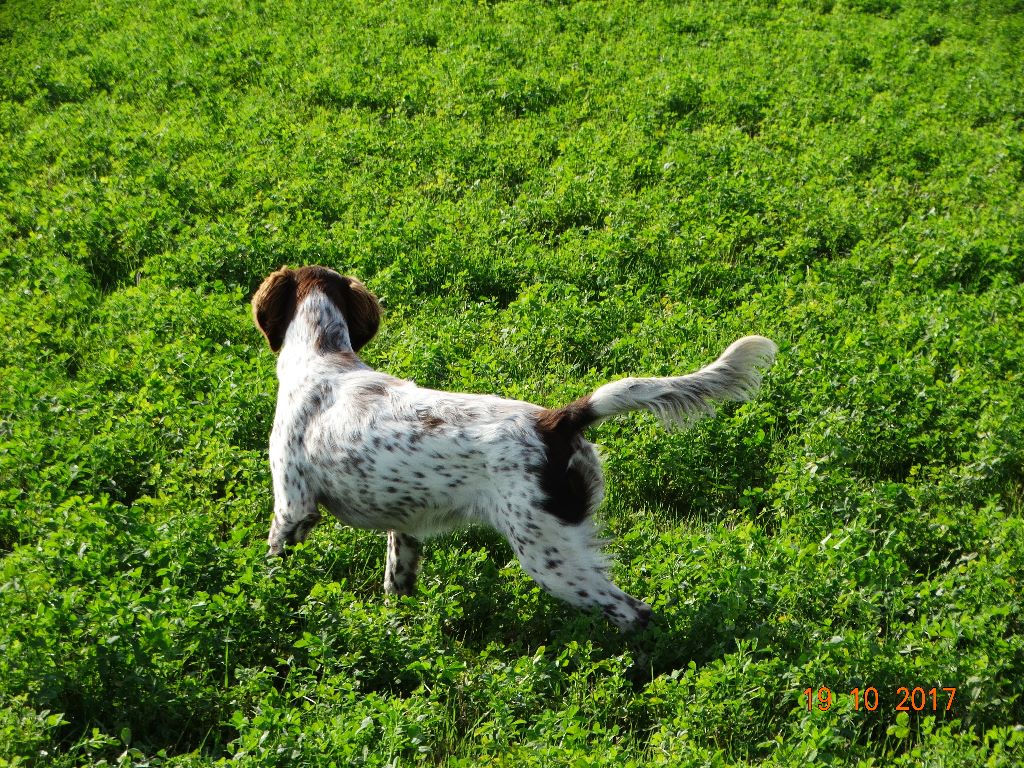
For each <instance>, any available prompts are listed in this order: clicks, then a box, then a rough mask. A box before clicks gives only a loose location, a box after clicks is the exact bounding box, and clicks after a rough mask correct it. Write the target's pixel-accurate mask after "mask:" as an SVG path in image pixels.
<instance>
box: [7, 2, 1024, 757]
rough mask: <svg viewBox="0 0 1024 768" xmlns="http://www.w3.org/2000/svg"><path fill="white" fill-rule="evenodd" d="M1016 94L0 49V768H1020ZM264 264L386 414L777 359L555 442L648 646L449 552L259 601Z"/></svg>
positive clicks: (475, 536) (576, 58) (797, 47)
mask: <svg viewBox="0 0 1024 768" xmlns="http://www.w3.org/2000/svg"><path fill="white" fill-rule="evenodd" d="M1022 62H1024V4H1022V2H1021V0H988V1H987V2H985V1H983V0H978V1H971V0H962V1H960V0H721V1H718V0H715V1H714V2H713V1H712V0H705V1H704V2H696V1H695V0H681V1H676V0H650V1H649V2H625V1H622V2H620V1H618V0H604V1H597V2H557V1H556V0H551V1H550V2H539V1H538V2H533V1H531V2H526V1H523V2H517V1H515V0H513V1H511V2H498V1H497V0H495V1H494V2H484V1H481V2H436V3H426V2H418V1H416V0H390V1H387V2H383V3H378V2H371V1H370V0H351V2H344V1H338V2H335V1H334V0H294V1H293V0H278V1H277V2H261V1H259V0H173V1H172V0H64V1H63V2H58V1H57V0H5V2H2V3H0V135H2V141H0V327H2V328H3V329H4V330H5V338H6V343H4V344H3V346H2V349H0V766H15V765H17V766H30V765H39V766H57V767H58V768H60V767H66V766H76V765H122V766H128V765H139V766H147V765H148V766H156V765H163V766H172V765H173V766H196V767H198V766H208V765H211V764H224V765H227V764H228V763H229V762H231V761H237V762H238V763H239V764H241V765H246V766H261V767H265V766H348V765H361V764H366V765H374V766H383V765H391V766H398V765H403V766H404V765H414V764H423V765H435V764H437V765H447V766H476V765H495V766H553V767H554V766H559V767H561V766H587V765H616V766H641V765H662V766H690V765H708V766H719V765H743V766H754V765H757V766H763V765H777V766H791V765H792V766H797V765H800V766H803V765H816V764H834V765H851V766H853V765H857V766H908V767H909V766H915V767H916V766H923V765H924V766H957V765H965V766H980V765H988V766H1014V765H1020V764H1021V762H1022V761H1024V725H1022V724H1024V699H1022V692H1024V610H1022V606H1021V600H1020V595H1021V591H1022V589H1024V470H1022V459H1024V386H1022V384H1024V63H1022ZM306 263H321V264H327V265H330V266H332V267H335V268H337V269H338V270H340V271H342V272H346V273H351V274H355V275H358V276H359V277H361V278H362V279H363V280H364V281H365V282H366V283H367V284H368V285H369V286H370V288H371V289H372V290H374V291H375V292H376V293H377V294H378V295H379V296H380V298H381V301H382V303H383V305H384V307H385V319H384V325H383V328H382V331H381V333H380V335H379V336H378V337H377V339H376V340H375V341H373V342H372V343H371V344H370V345H369V346H368V347H367V348H366V349H365V350H364V358H365V359H366V361H367V362H368V363H369V364H370V365H372V366H374V367H376V368H380V369H383V370H386V371H389V372H391V373H393V374H396V375H399V376H403V377H409V378H414V379H416V380H417V381H418V382H419V383H420V384H422V385H424V386H430V387H437V388H445V389H455V390H461V391H469V392H481V393H483V392H487V393H490V392H493V393H498V394H501V395H505V396H509V397H515V398H520V399H528V400H532V401H535V402H539V403H542V404H544V405H549V406H554V405H561V404H564V403H566V402H568V401H570V400H572V399H575V398H576V397H579V396H580V395H583V394H586V393H588V392H590V391H592V390H593V389H594V388H595V387H596V386H598V385H600V384H602V383H604V382H605V381H608V380H609V379H613V378H617V377H621V376H626V375H666V374H670V373H681V372H687V371H690V370H692V369H693V368H696V367H698V366H700V365H702V364H704V363H706V362H709V361H710V360H711V359H713V358H714V357H715V355H717V354H718V352H720V351H721V349H723V348H724V347H725V346H726V345H727V344H728V343H729V342H731V341H732V340H733V339H734V338H736V337H738V336H741V335H743V334H746V333H761V334H764V335H767V336H770V337H772V338H773V339H775V340H776V341H777V342H778V343H779V346H780V354H779V358H778V362H777V364H776V366H775V367H774V368H773V369H772V371H771V372H770V374H769V375H768V376H767V377H766V382H765V387H764V390H763V392H762V395H761V397H760V398H759V399H758V400H757V401H756V402H753V403H750V404H746V405H743V406H739V407H737V406H729V407H725V408H722V409H721V410H720V412H719V415H718V417H717V418H716V419H715V420H712V421H705V422H702V423H700V424H699V425H697V426H696V427H695V428H693V429H692V430H690V431H688V432H685V433H672V434H669V433H666V432H664V431H663V430H662V429H661V428H660V427H658V426H657V424H656V423H655V421H654V419H653V418H650V417H647V416H643V415H634V416H631V417H628V418H622V419H619V420H616V421H614V422H611V423H607V424H605V425H602V426H601V427H599V428H597V429H595V430H592V432H591V433H590V437H591V438H592V439H594V440H595V441H596V442H598V443H600V444H601V445H603V446H604V448H605V449H606V456H607V458H606V474H607V480H608V484H609V495H608V499H607V501H606V504H605V506H604V508H603V510H602V515H601V517H602V521H603V525H604V526H605V527H606V528H607V530H608V533H609V535H610V536H611V537H612V539H613V543H612V544H611V546H610V550H611V552H612V554H613V555H614V557H615V559H616V561H617V564H616V566H615V568H614V577H615V579H616V581H617V582H618V583H619V584H620V585H621V586H622V587H623V588H624V589H626V590H627V591H629V592H631V593H633V594H635V595H637V596H638V597H640V598H642V599H644V600H646V601H648V602H650V603H651V604H652V605H653V606H654V609H655V611H656V619H655V621H654V623H653V625H652V627H651V628H650V629H649V630H648V631H646V632H644V633H641V634H638V635H627V636H623V635H620V634H619V633H618V632H617V631H616V630H615V629H614V628H613V627H612V626H611V625H609V624H608V623H607V622H606V621H605V620H603V619H602V618H601V617H600V616H594V615H588V614H583V613H580V612H579V611H576V610H574V609H572V608H570V607H568V606H566V605H564V604H562V603H560V602H558V601H557V600H555V599H553V598H550V597H549V596H548V595H547V594H545V593H542V592H541V591H539V590H538V588H537V587H536V586H535V585H534V583H533V582H532V581H531V580H530V579H529V578H528V577H527V576H525V574H524V573H523V572H522V571H521V570H520V569H519V566H518V565H517V563H516V561H515V558H514V556H513V554H512V552H511V550H510V549H509V548H508V546H507V545H506V544H505V542H504V541H503V540H502V539H500V537H498V536H497V535H496V534H492V533H490V532H488V531H481V530H471V531H465V532H462V533H458V534H453V535H450V536H447V537H444V538H441V539H438V540H435V541H433V542H431V543H430V544H429V545H428V547H427V557H426V561H425V564H424V570H423V575H422V578H421V582H420V585H419V587H418V590H417V594H416V595H415V597H414V598H403V599H401V600H390V601H389V600H386V599H385V597H384V595H383V592H382V586H381V583H382V578H383V558H384V540H383V538H382V537H381V536H380V535H378V534H373V533H367V532H358V531H355V530H351V529H347V528H342V527H341V526H339V525H336V524H333V523H326V524H324V525H322V526H321V527H320V528H318V529H317V531H316V532H315V533H314V534H313V536H312V537H311V538H310V540H309V541H308V542H307V543H306V544H305V545H304V546H302V547H299V548H298V549H297V551H296V553H295V555H294V556H293V557H292V558H290V559H289V560H288V561H287V562H286V563H285V564H281V563H276V562H267V561H266V560H265V559H264V551H265V546H266V545H265V538H266V532H267V528H268V525H269V521H270V514H271V510H272V497H271V484H270V473H269V467H268V465H267V449H266V445H267V437H268V434H269V431H270V424H271V419H272V414H273V408H274V400H275V395H276V381H275V378H274V363H275V361H274V357H273V355H272V354H271V353H270V351H269V350H268V349H267V348H266V345H265V344H264V343H263V340H262V338H261V337H260V336H259V334H258V332H257V330H256V329H255V328H254V327H253V325H252V323H251V320H250V317H249V306H248V298H249V297H250V296H251V294H252V291H253V290H254V289H255V287H256V286H257V285H258V283H259V281H260V280H261V278H262V277H263V276H264V275H266V274H267V273H268V272H269V271H271V270H272V269H275V268H276V267H278V266H280V265H282V264H290V265H293V266H297V265H301V264H306ZM825 687H827V688H828V689H829V690H830V691H832V695H831V699H829V698H828V695H827V693H826V692H825V691H824V690H822V689H823V688H825ZM900 688H905V689H907V693H906V694H904V693H902V692H901V691H900V690H899V689H900ZM915 688H920V689H921V692H922V693H923V694H924V703H923V704H922V705H921V706H920V707H918V706H916V704H920V703H921V701H922V700H921V698H919V697H918V696H917V694H915V692H914V689H915ZM945 688H955V689H956V692H955V696H954V699H953V701H952V705H951V706H949V707H947V705H948V704H949V701H948V694H947V693H946V692H945V691H944V689H945ZM807 689H810V696H811V701H810V704H811V707H810V709H808V703H809V701H808V696H807V695H806V694H805V693H804V691H805V690H807ZM854 689H857V691H858V693H857V694H856V696H854V695H852V693H851V692H852V691H853V690H854ZM868 689H873V690H874V691H875V692H876V698H875V699H874V700H873V701H874V703H875V704H876V706H875V707H869V705H870V704H871V703H872V699H871V698H870V694H869V693H868ZM932 689H935V690H936V692H937V693H936V695H935V697H932V695H931V694H930V693H929V692H930V691H931V690H932ZM819 691H820V692H821V694H822V697H823V698H822V700H821V701H819V699H818V694H819ZM829 703H831V706H829V707H828V708H827V710H826V711H822V708H824V707H825V705H826V704H829ZM819 704H821V708H819ZM901 704H902V705H905V707H906V710H907V711H901V709H900V706H901Z"/></svg>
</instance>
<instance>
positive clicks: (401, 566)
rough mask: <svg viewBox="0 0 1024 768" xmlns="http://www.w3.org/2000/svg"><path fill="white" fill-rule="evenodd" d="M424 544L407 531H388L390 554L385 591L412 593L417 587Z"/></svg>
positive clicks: (397, 593)
mask: <svg viewBox="0 0 1024 768" xmlns="http://www.w3.org/2000/svg"><path fill="white" fill-rule="evenodd" d="M422 551H423V546H422V545H421V544H420V542H419V539H416V538H414V537H412V536H410V535H409V534H407V533H399V532H398V531H388V555H387V560H386V562H385V563H384V591H385V592H387V593H388V594H389V595H411V594H412V593H413V590H415V589H416V574H417V573H418V572H419V569H420V553H421V552H422Z"/></svg>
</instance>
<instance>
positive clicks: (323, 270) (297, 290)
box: [252, 267, 380, 352]
mask: <svg viewBox="0 0 1024 768" xmlns="http://www.w3.org/2000/svg"><path fill="white" fill-rule="evenodd" d="M315 292H319V293H321V294H323V295H324V296H325V297H326V298H327V300H328V301H330V302H331V303H332V304H334V306H335V307H337V309H338V311H339V312H340V313H341V315H342V317H344V318H345V323H346V325H348V335H349V339H350V340H351V342H352V349H353V351H358V350H359V349H360V348H361V347H362V346H363V345H365V344H366V342H368V341H369V340H370V339H372V338H373V337H374V335H375V334H376V333H377V328H378V327H379V326H380V304H378V303H377V297H376V296H374V295H373V294H372V293H370V290H369V289H368V288H367V287H366V286H365V285H363V284H362V283H361V282H359V280H357V279H356V278H354V277H343V276H342V275H339V274H338V273H337V272H335V271H334V270H332V269H328V268H327V267H300V268H299V269H289V268H288V267H282V268H281V269H279V270H277V272H274V273H273V274H272V275H270V276H269V277H267V279H266V280H264V281H263V283H262V284H261V285H260V287H259V288H258V289H257V291H256V293H255V294H253V297H252V316H253V319H254V320H255V321H256V327H257V328H259V329H260V330H261V331H262V332H263V335H264V336H266V337H267V343H268V344H270V348H271V349H272V350H274V351H275V352H277V351H278V350H279V349H281V345H282V344H284V336H285V333H286V332H287V331H288V325H289V324H290V323H291V321H292V318H294V317H295V312H296V310H297V309H298V308H299V307H300V306H301V305H302V302H303V301H305V300H306V299H307V298H308V297H309V296H310V294H312V293H315Z"/></svg>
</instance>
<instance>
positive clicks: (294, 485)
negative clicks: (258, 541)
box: [267, 466, 320, 555]
mask: <svg viewBox="0 0 1024 768" xmlns="http://www.w3.org/2000/svg"><path fill="white" fill-rule="evenodd" d="M319 522H320V512H319V511H318V510H317V507H316V498H315V497H314V496H313V493H312V492H311V491H310V489H309V487H308V485H307V483H306V482H305V481H304V480H303V479H302V476H301V473H299V472H298V471H297V470H296V469H295V468H294V467H287V466H285V467H283V468H282V470H281V471H280V472H279V473H278V472H275V476H274V520H273V522H272V523H271V524H270V535H269V536H267V544H268V545H269V547H270V553H269V554H271V555H284V554H285V551H286V550H285V547H286V546H288V547H290V546H292V545H294V544H297V543H299V542H301V541H305V540H306V537H307V536H309V532H310V531H312V530H313V528H315V527H316V524H317V523H319Z"/></svg>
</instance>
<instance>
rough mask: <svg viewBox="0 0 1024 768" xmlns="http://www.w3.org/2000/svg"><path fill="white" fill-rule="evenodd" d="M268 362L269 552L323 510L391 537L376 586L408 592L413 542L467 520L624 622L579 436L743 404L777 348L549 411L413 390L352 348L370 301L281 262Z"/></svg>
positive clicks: (272, 282) (628, 609)
mask: <svg viewBox="0 0 1024 768" xmlns="http://www.w3.org/2000/svg"><path fill="white" fill-rule="evenodd" d="M252 306H253V315H254V318H255V320H256V325H257V326H258V327H259V329H260V330H261V331H262V332H263V334H264V335H265V336H266V338H267V341H268V343H269V344H270V348H271V349H272V350H274V351H275V352H277V353H278V360H277V376H278V381H279V385H280V386H279V390H278V398H277V412H276V415H275V417H274V428H273V432H272V433H271V436H270V467H271V473H272V475H273V481H274V520H273V523H272V524H271V527H270V536H269V539H268V543H269V545H270V552H271V553H272V554H275V555H280V554H284V552H285V547H286V546H288V545H291V544H294V543H296V542H299V541H303V540H304V539H305V538H306V536H307V535H308V534H309V532H310V531H311V530H312V528H313V527H314V526H315V525H316V524H317V523H318V522H319V520H320V511H319V509H320V508H321V507H322V508H324V509H326V510H328V511H329V512H330V513H331V514H333V515H334V516H335V517H337V518H338V520H340V521H341V522H343V523H346V524H348V525H352V526H355V527H358V528H368V529H377V530H386V531H387V532H388V548H387V561H386V564H385V569H384V588H385V590H386V591H387V592H389V593H394V594H403V595H407V594H410V593H411V592H412V591H413V589H414V588H415V584H416V573H417V570H418V568H419V556H420V541H421V539H423V538H424V537H426V536H430V535H433V534H438V533H442V532H445V531H449V530H452V529H454V528H457V527H460V526H466V525H472V524H481V525H488V526H491V527H492V528H495V529H496V530H498V531H499V532H500V533H501V534H502V535H504V536H505V538H506V539H507V540H508V542H509V544H511V546H512V548H513V550H514V551H515V553H516V555H517V556H518V558H519V562H520V563H521V564H522V566H523V568H525V569H526V571H527V573H529V574H530V575H531V576H532V577H533V578H534V579H535V580H536V581H537V583H538V584H540V585H541V586H542V587H543V588H544V589H546V590H547V591H548V592H550V593H551V594H553V595H556V596H557V597H560V598H562V599H563V600H566V601H568V602H569V603H572V604H573V605H576V606H579V607H580V608H584V609H590V608H600V609H601V610H602V611H603V612H604V614H605V615H606V616H607V617H608V618H609V619H610V620H611V621H613V622H615V623H616V624H617V625H618V626H619V627H620V628H622V629H636V628H641V627H644V626H646V624H647V622H648V620H649V619H650V616H651V609H650V607H649V606H647V605H646V604H645V603H643V602H641V601H640V600H637V599H636V598H634V597H631V596H630V595H627V594H626V593H625V592H623V591H622V590H620V589H619V588H618V587H616V586H615V585H614V584H613V583H612V582H611V581H610V580H609V578H608V560H607V558H606V557H605V556H604V555H603V554H602V552H601V549H600V542H599V541H598V539H597V537H596V535H595V533H596V529H595V525H594V521H593V513H594V511H595V510H596V509H597V507H598V505H599V504H600V503H601V499H602V496H603V493H604V481H603V478H602V476H601V464H600V462H599V460H598V456H597V452H596V450H595V447H594V445H593V444H591V443H589V442H587V441H586V440H585V439H584V438H583V430H584V429H585V428H586V427H588V426H591V425H593V424H596V423H597V422H599V421H601V420H603V419H606V418H608V417H610V416H616V415H618V414H621V413H626V412H628V411H635V410H648V411H651V412H653V413H654V414H655V415H656V416H657V417H658V418H659V419H660V420H661V421H662V423H664V424H665V425H666V426H676V425H680V424H688V423H690V422H692V421H693V420H695V419H697V418H699V417H702V416H707V415H710V414H712V413H713V412H714V408H713V403H714V402H715V401H719V400H736V401H745V400H748V399H750V398H751V397H753V396H754V394H755V393H756V392H757V390H758V388H759V386H760V383H761V373H760V369H762V368H766V367H767V366H769V365H770V364H771V362H772V360H773V359H774V356H775V352H776V346H775V344H774V343H773V342H772V341H770V340H769V339H766V338H764V337H763V336H746V337H744V338H742V339H739V340H738V341H736V342H734V343H733V344H732V345H731V346H730V347H729V348H728V349H726V350H725V352H723V353H722V355H721V356H720V357H719V358H718V359H717V360H715V362H713V363H711V364H710V365H708V366H706V367H705V368H702V369H700V370H699V371H697V372H695V373H691V374H689V375H686V376H673V377H667V378H627V379H621V380H619V381H615V382H612V383H610V384H605V385H604V386H603V387H600V388H599V389H597V390H596V391H595V392H593V393H592V394H590V395H587V396H586V397H582V398H580V399H579V400H577V401H575V402H573V403H570V404H569V405H566V406H563V407H562V408H555V409H549V408H542V407H541V406H539V405H533V404H532V403H526V402H521V401H518V400H506V399H502V398H499V397H493V396H490V395H468V394H458V393H452V392H439V391H436V390H432V389H423V388H421V387H418V386H416V385H415V384H414V383H412V382H410V381H403V380H400V379H396V378H394V377H393V376H389V375H387V374H385V373H380V372H378V371H374V370H372V369H371V368H369V367H368V366H367V365H366V364H365V363H363V361H362V360H360V359H359V357H358V356H357V355H356V353H357V352H358V351H359V349H360V348H361V347H362V346H363V345H364V344H366V343H367V342H368V341H369V340H370V339H371V338H373V336H374V334H375V333H376V332H377V328H378V325H379V323H380V307H379V305H378V303H377V299H376V297H374V295H373V294H372V293H370V291H369V290H367V288H366V286H364V285H363V284H362V283H361V282H359V280H357V279H355V278H353V277H343V276H341V275H339V274H338V273H336V272H334V271H332V270H330V269H327V268H325V267H314V266H311V267H302V268H300V269H288V268H284V269H280V270H278V271H277V272H274V273H273V274H272V275H270V276H269V277H268V278H267V279H266V280H264V281H263V284H262V285H261V286H260V288H259V290H257V292H256V294H255V295H254V296H253V300H252Z"/></svg>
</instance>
